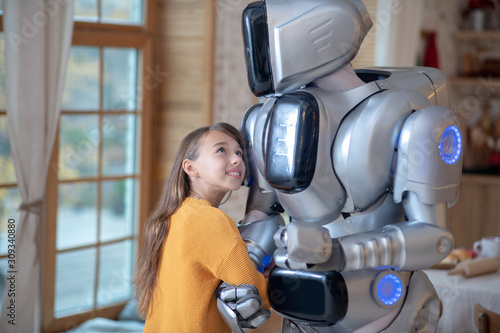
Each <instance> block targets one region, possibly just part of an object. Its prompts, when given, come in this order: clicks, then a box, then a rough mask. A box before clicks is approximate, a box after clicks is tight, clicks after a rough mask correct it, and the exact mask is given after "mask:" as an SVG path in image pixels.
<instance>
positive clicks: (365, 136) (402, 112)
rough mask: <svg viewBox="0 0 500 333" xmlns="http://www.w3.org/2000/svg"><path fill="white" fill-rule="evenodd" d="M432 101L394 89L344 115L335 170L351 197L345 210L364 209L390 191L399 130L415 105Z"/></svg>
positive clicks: (334, 155) (336, 151)
mask: <svg viewBox="0 0 500 333" xmlns="http://www.w3.org/2000/svg"><path fill="white" fill-rule="evenodd" d="M430 104H431V103H430V102H429V101H428V100H427V99H426V98H424V97H423V96H422V95H420V94H418V93H416V92H412V91H407V90H399V91H392V90H390V91H385V92H382V93H379V94H376V95H374V96H372V97H371V98H370V99H369V100H368V101H366V102H363V103H361V104H360V105H359V106H357V107H356V109H354V110H353V111H352V112H351V113H349V114H348V115H347V116H346V117H345V118H344V120H343V121H342V125H341V126H340V128H339V132H338V137H339V139H337V140H335V143H334V145H333V147H332V154H333V164H334V167H335V171H336V173H337V175H338V176H339V178H340V180H341V182H342V184H343V185H344V188H346V189H347V191H348V194H349V199H350V200H351V201H348V202H347V205H346V207H345V208H344V211H346V212H351V213H355V212H362V211H364V210H366V209H368V208H369V207H372V206H373V205H374V204H375V203H376V202H377V201H378V200H380V199H381V198H382V196H384V195H385V194H386V193H387V192H388V190H389V188H390V187H391V182H392V176H393V175H392V173H391V172H392V165H393V155H394V154H395V152H394V148H396V143H397V140H398V135H399V130H400V128H401V127H402V126H403V123H404V121H405V119H406V118H407V117H408V116H409V115H410V113H411V112H412V110H413V108H414V107H422V106H428V105H430Z"/></svg>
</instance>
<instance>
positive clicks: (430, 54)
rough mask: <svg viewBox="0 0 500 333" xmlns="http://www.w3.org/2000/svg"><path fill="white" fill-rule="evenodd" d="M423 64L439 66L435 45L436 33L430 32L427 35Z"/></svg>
mask: <svg viewBox="0 0 500 333" xmlns="http://www.w3.org/2000/svg"><path fill="white" fill-rule="evenodd" d="M424 66H426V67H434V68H439V56H438V50H437V45H436V33H435V32H431V33H429V34H428V35H427V46H426V48H425V54H424Z"/></svg>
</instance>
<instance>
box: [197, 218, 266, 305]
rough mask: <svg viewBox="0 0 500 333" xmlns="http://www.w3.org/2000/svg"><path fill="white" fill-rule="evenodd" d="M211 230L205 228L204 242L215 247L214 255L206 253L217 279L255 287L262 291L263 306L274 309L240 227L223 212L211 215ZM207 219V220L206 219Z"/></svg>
mask: <svg viewBox="0 0 500 333" xmlns="http://www.w3.org/2000/svg"><path fill="white" fill-rule="evenodd" d="M208 215H210V219H211V220H212V221H211V222H210V227H209V228H204V232H203V235H200V238H203V239H204V240H205V241H207V242H208V243H211V244H212V245H211V247H210V248H211V249H212V251H211V252H212V253H210V254H208V253H205V254H204V257H205V259H208V258H212V259H209V261H211V262H212V264H209V265H210V266H212V265H213V264H215V266H212V267H213V269H214V270H213V274H214V275H215V276H216V278H218V279H220V280H222V281H224V282H226V283H228V284H231V285H239V284H251V285H254V286H255V287H257V289H258V290H259V296H260V297H261V299H262V302H263V306H264V307H266V308H270V305H269V298H268V295H267V281H266V278H265V277H264V275H263V274H262V273H260V272H259V271H257V269H256V268H255V265H254V264H253V263H252V261H251V260H250V257H249V255H248V249H247V246H246V244H245V242H243V240H242V239H241V235H240V233H239V231H238V228H237V227H236V223H234V221H233V220H232V219H231V218H230V217H229V216H227V215H226V214H225V213H224V212H222V211H221V210H219V209H216V211H214V210H212V211H211V212H210V214H208ZM205 217H207V216H205Z"/></svg>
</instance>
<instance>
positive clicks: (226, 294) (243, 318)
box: [216, 282, 271, 333]
mask: <svg viewBox="0 0 500 333" xmlns="http://www.w3.org/2000/svg"><path fill="white" fill-rule="evenodd" d="M216 296H217V298H218V299H217V309H218V310H219V313H220V314H221V316H222V318H223V319H224V321H225V322H226V324H227V325H228V326H229V327H230V328H231V329H232V330H233V332H240V333H242V332H243V330H242V329H241V328H242V327H244V328H256V327H258V326H260V325H261V324H262V323H264V322H265V321H266V320H267V319H269V317H270V316H271V312H270V311H269V310H267V309H262V299H261V298H260V297H259V292H258V290H257V288H256V287H255V286H253V285H248V284H245V285H239V286H233V285H228V284H226V283H225V282H222V283H221V285H220V286H219V288H217V291H216Z"/></svg>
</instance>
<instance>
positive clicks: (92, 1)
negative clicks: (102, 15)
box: [74, 0, 98, 22]
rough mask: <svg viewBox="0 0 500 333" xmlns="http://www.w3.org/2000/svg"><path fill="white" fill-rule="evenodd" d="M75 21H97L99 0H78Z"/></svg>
mask: <svg viewBox="0 0 500 333" xmlns="http://www.w3.org/2000/svg"><path fill="white" fill-rule="evenodd" d="M74 19H75V21H87V22H97V19H98V16H97V0H76V1H75V12H74Z"/></svg>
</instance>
